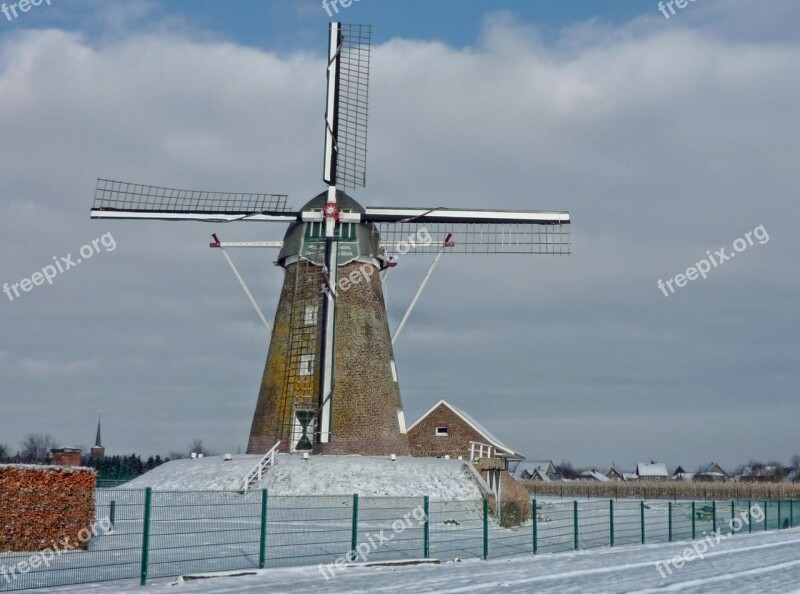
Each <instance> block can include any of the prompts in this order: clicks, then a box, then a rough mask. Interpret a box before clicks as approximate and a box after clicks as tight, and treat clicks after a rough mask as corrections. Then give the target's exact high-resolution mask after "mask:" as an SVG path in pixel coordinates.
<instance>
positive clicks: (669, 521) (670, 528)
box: [667, 501, 672, 542]
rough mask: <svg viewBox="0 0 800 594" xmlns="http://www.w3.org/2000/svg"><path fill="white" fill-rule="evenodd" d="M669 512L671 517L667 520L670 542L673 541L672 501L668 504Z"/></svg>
mask: <svg viewBox="0 0 800 594" xmlns="http://www.w3.org/2000/svg"><path fill="white" fill-rule="evenodd" d="M667 513H668V514H669V519H668V520H667V521H668V523H669V542H672V502H671V501H670V502H669V504H667Z"/></svg>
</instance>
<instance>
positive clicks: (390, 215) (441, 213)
mask: <svg viewBox="0 0 800 594" xmlns="http://www.w3.org/2000/svg"><path fill="white" fill-rule="evenodd" d="M361 220H362V221H363V222H365V223H409V222H431V223H447V222H453V223H536V224H539V225H558V224H562V225H568V224H569V223H570V218H569V213H568V212H563V211H547V210H494V209H491V210H482V209H477V208H472V209H466V208H442V207H437V208H392V207H367V208H366V212H365V214H363V215H361Z"/></svg>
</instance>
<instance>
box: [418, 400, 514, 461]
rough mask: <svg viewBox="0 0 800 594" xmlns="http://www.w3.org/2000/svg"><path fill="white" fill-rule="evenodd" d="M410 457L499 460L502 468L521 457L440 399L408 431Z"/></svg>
mask: <svg viewBox="0 0 800 594" xmlns="http://www.w3.org/2000/svg"><path fill="white" fill-rule="evenodd" d="M408 442H409V446H410V448H411V455H412V456H418V457H423V458H434V457H435V458H444V457H450V458H454V459H455V458H463V459H465V460H472V461H473V462H475V461H478V460H480V459H485V458H489V459H496V460H500V461H501V463H502V466H503V468H504V469H508V465H509V463H513V462H519V461H520V460H524V459H525V456H523V455H522V454H520V453H519V452H516V451H515V450H514V449H513V448H511V447H510V446H508V445H506V444H504V443H503V442H502V441H500V440H499V439H498V438H497V437H495V436H494V435H493V434H492V433H490V432H489V430H488V429H486V428H485V427H483V426H482V425H481V424H480V423H478V422H477V421H476V420H475V419H473V418H472V417H471V416H470V415H468V414H467V413H466V412H464V411H463V410H460V409H458V408H456V407H455V406H453V405H452V404H450V403H449V402H447V401H446V400H440V401H439V402H437V403H436V404H434V405H433V406H432V407H431V408H430V409H429V410H428V411H427V412H426V413H425V414H423V415H422V416H421V417H420V418H419V419H417V420H416V421H414V423H412V424H411V426H410V427H409V428H408Z"/></svg>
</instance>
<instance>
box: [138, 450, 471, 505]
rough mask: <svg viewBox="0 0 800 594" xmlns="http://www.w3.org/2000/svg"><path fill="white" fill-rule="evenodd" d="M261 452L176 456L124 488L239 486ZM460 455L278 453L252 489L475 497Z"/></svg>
mask: <svg viewBox="0 0 800 594" xmlns="http://www.w3.org/2000/svg"><path fill="white" fill-rule="evenodd" d="M259 459H260V456H248V455H238V456H233V457H232V459H231V460H228V461H226V460H224V458H223V457H222V456H208V457H205V458H195V459H191V458H189V459H185V460H174V461H172V462H168V463H166V464H163V465H162V466H159V467H157V468H155V469H153V470H151V471H150V472H148V473H146V474H144V475H142V476H140V477H138V478H136V479H134V480H132V481H131V482H129V483H126V484H125V485H124V486H123V488H124V489H144V488H145V487H153V489H158V490H163V491H207V490H212V491H213V490H236V489H238V488H240V487H241V484H242V477H244V476H245V475H246V474H247V472H248V471H249V470H250V469H252V468H253V467H254V466H255V465H256V463H257V462H258V460H259ZM465 465H466V463H465V462H463V461H461V460H443V459H437V458H412V457H398V458H397V460H396V461H395V462H392V461H391V460H389V458H388V457H370V456H310V457H309V459H308V460H305V461H304V460H303V459H302V457H301V456H299V455H290V454H278V456H277V461H276V465H275V466H274V467H272V468H270V469H269V470H268V471H267V472H266V474H265V475H264V478H263V479H262V480H261V482H260V483H257V484H256V485H253V487H252V488H253V489H269V492H270V495H278V496H284V495H302V496H305V495H352V494H353V493H358V494H359V495H361V496H364V497H387V496H391V497H422V496H423V495H428V496H429V497H430V498H431V500H433V501H452V500H473V499H480V498H481V497H482V494H481V491H480V489H479V488H478V485H477V483H476V481H475V479H474V475H472V474H470V473H469V472H468V471H467V469H466V467H465Z"/></svg>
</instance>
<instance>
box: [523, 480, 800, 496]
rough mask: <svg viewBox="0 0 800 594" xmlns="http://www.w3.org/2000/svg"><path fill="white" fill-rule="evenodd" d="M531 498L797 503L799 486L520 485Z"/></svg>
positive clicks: (687, 483)
mask: <svg viewBox="0 0 800 594" xmlns="http://www.w3.org/2000/svg"><path fill="white" fill-rule="evenodd" d="M522 483H523V484H524V485H525V486H526V487H527V489H528V491H529V492H530V493H531V495H532V496H537V495H555V496H563V497H602V498H607V499H612V498H613V499H616V498H619V497H631V498H636V499H692V500H697V499H752V500H772V499H800V483H709V482H695V481H665V482H659V481H628V482H609V483H600V482H597V481H557V482H551V483H544V482H541V481H522Z"/></svg>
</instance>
